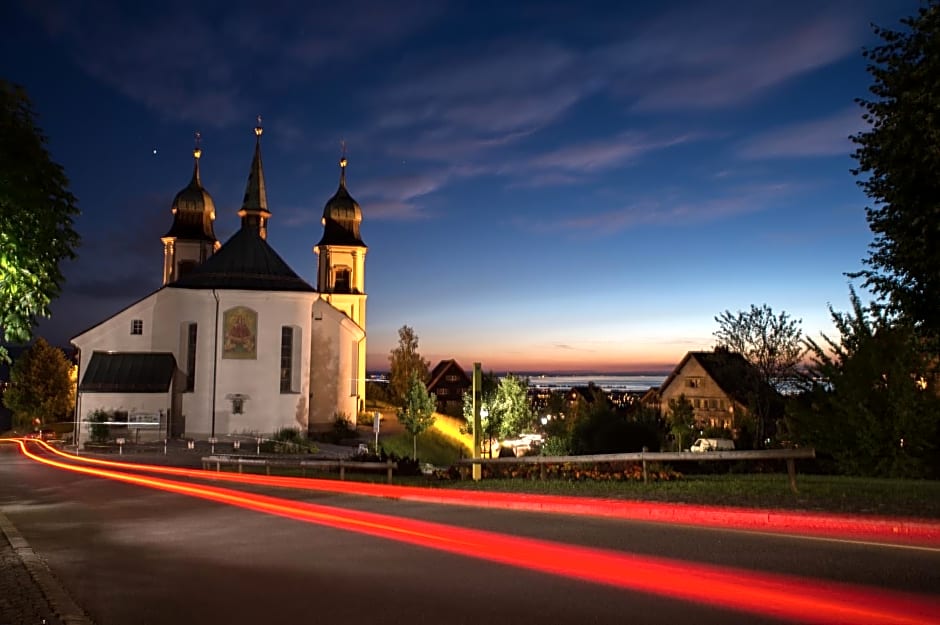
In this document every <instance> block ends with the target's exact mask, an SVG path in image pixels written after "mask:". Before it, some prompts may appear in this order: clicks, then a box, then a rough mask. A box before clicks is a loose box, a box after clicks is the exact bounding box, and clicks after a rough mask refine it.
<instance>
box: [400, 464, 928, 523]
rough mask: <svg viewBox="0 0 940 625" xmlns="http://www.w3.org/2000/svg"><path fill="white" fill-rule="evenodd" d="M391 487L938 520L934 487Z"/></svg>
mask: <svg viewBox="0 0 940 625" xmlns="http://www.w3.org/2000/svg"><path fill="white" fill-rule="evenodd" d="M395 482H396V483H397V484H408V485H414V486H420V485H425V486H428V487H431V488H435V487H437V488H458V489H460V488H463V489H468V490H493V491H502V492H518V493H544V494H550V495H571V496H581V497H604V498H610V499H630V500H638V501H657V502H671V503H690V504H702V505H718V506H742V507H749V508H771V509H786V510H802V511H807V512H835V513H846V514H865V515H875V516H895V517H897V516H903V517H922V518H930V519H940V482H937V481H926V480H888V479H873V478H855V477H839V476H825V475H802V474H801V475H798V476H797V486H798V488H799V491H800V492H799V494H798V495H794V494H793V493H792V492H790V489H789V485H788V482H787V476H786V474H766V473H765V474H758V475H692V476H685V477H683V478H682V479H679V480H675V481H669V482H654V483H650V484H643V483H642V482H585V481H581V482H571V481H551V480H547V481H545V482H541V481H538V480H520V479H516V480H510V479H498V480H495V479H494V480H483V481H481V482H478V483H474V482H472V481H469V480H463V481H446V480H437V481H430V480H428V479H424V478H396V479H395Z"/></svg>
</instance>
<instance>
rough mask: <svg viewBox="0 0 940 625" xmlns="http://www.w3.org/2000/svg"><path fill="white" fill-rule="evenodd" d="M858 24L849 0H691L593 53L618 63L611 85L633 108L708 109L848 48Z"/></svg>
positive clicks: (743, 98)
mask: <svg viewBox="0 0 940 625" xmlns="http://www.w3.org/2000/svg"><path fill="white" fill-rule="evenodd" d="M865 28H866V24H865V21H864V19H862V16H861V12H858V11H853V10H852V5H851V4H845V5H844V7H843V10H838V8H837V7H836V8H834V7H832V6H830V7H828V8H827V9H824V10H820V9H818V8H816V7H814V6H813V5H812V4H807V5H804V6H790V5H782V4H779V3H768V2H759V1H757V2H754V3H752V4H751V5H748V6H746V7H745V6H742V5H741V4H740V3H728V2H724V3H718V4H717V5H716V4H713V3H709V4H708V5H707V6H706V5H704V4H698V5H695V7H694V8H689V7H683V9H682V10H681V11H680V10H675V11H672V12H669V13H667V14H664V15H660V16H658V17H657V18H655V19H653V20H651V21H650V22H649V23H646V24H643V25H642V26H641V28H639V29H638V30H637V31H636V33H635V34H634V35H633V36H632V37H630V38H627V39H625V40H623V41H621V42H616V43H613V44H611V45H609V46H607V47H606V48H605V49H602V50H600V51H599V52H598V55H599V57H600V59H601V62H602V63H605V64H609V65H610V66H611V67H615V68H618V69H619V71H620V74H621V76H622V80H620V81H619V86H618V88H617V90H618V91H619V92H620V93H622V94H625V95H628V96H630V97H632V98H633V99H634V104H633V106H634V108H635V109H636V110H640V111H661V110H696V109H714V108H722V107H727V106H733V105H736V104H739V103H742V102H747V101H749V100H752V99H753V98H755V97H757V96H758V95H760V94H762V93H764V92H766V91H767V90H769V89H770V88H772V87H775V86H777V85H779V84H781V83H783V82H785V81H787V80H790V79H792V78H795V77H797V76H800V75H802V74H805V73H807V72H811V71H813V70H815V69H818V68H820V67H823V66H826V65H828V64H831V63H833V62H836V61H838V60H840V59H842V58H844V57H845V56H847V55H849V54H853V53H856V52H857V50H858V46H859V42H860V41H861V37H862V36H863V35H864V33H865Z"/></svg>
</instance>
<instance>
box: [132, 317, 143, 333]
mask: <svg viewBox="0 0 940 625" xmlns="http://www.w3.org/2000/svg"><path fill="white" fill-rule="evenodd" d="M143 333H144V320H143V319H131V334H143Z"/></svg>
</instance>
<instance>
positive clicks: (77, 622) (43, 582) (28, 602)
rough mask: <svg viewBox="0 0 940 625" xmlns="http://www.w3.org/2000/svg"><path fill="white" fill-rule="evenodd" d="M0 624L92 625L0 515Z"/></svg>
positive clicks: (8, 521) (7, 520)
mask: <svg viewBox="0 0 940 625" xmlns="http://www.w3.org/2000/svg"><path fill="white" fill-rule="evenodd" d="M0 532H2V534H3V536H2V538H0V625H34V624H35V625H93V623H92V621H91V620H89V619H88V618H87V617H86V616H85V614H84V612H82V610H81V608H79V607H78V606H77V605H76V604H75V602H74V601H73V600H72V598H71V597H70V596H69V595H68V593H66V592H65V590H64V589H63V588H62V586H61V584H59V581H58V580H57V579H56V578H55V577H54V576H53V575H52V571H50V570H49V567H48V565H46V563H45V561H43V560H42V559H41V558H40V557H39V556H37V555H36V553H35V552H34V551H33V550H32V549H31V548H30V546H29V544H28V543H27V542H26V540H25V539H24V538H23V536H22V535H21V534H20V533H19V531H18V530H17V529H16V527H14V525H13V524H12V523H11V522H10V519H8V518H7V517H6V515H5V514H3V513H2V512H0Z"/></svg>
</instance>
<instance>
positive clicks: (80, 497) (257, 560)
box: [0, 445, 940, 625]
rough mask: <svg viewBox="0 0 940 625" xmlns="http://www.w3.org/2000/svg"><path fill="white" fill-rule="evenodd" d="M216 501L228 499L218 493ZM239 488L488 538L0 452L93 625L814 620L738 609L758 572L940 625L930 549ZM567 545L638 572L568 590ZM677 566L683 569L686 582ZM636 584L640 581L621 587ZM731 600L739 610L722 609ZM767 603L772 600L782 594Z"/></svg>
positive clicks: (939, 557)
mask: <svg viewBox="0 0 940 625" xmlns="http://www.w3.org/2000/svg"><path fill="white" fill-rule="evenodd" d="M176 481H178V482H184V483H187V484H194V483H195V482H193V481H192V480H176ZM206 484H211V482H206ZM225 488H233V487H232V485H229V484H227V485H225ZM242 490H244V491H246V492H249V493H263V494H267V495H270V496H275V497H278V498H281V499H285V500H287V501H286V505H288V506H289V505H292V503H293V502H299V503H301V504H314V505H318V506H328V507H329V508H330V509H335V512H336V514H337V517H340V516H342V515H343V514H357V513H375V514H381V515H388V516H389V517H392V519H391V520H390V521H387V522H386V521H382V523H388V524H389V525H395V526H399V527H400V528H408V527H409V525H408V524H409V520H410V519H416V520H422V521H429V522H433V523H439V524H443V525H446V526H448V527H449V528H465V529H473V530H483V531H486V532H492V533H495V534H491V535H488V536H490V537H491V538H492V542H486V541H484V542H483V543H480V544H482V546H480V547H479V548H478V549H477V551H475V552H474V553H475V554H476V555H477V556H478V557H467V556H465V555H460V554H457V553H448V552H445V551H441V550H440V549H438V548H433V547H428V546H419V545H415V544H408V543H405V542H401V541H400V540H391V539H388V538H383V537H380V536H372V535H367V534H363V533H362V532H361V531H348V530H344V529H337V528H335V527H328V526H324V525H322V524H317V523H310V522H305V521H301V520H295V519H291V518H283V517H280V516H274V515H271V514H265V513H262V512H257V511H253V510H246V509H242V508H239V507H233V506H231V505H226V504H223V503H218V502H215V501H207V500H204V499H198V498H193V497H189V496H186V495H181V494H176V493H171V492H163V491H159V490H153V489H151V488H146V487H142V486H138V485H134V484H126V483H119V482H115V481H112V480H108V479H104V478H101V477H94V476H89V475H78V474H74V473H70V472H67V471H63V470H60V469H56V468H52V467H48V466H44V465H41V464H37V463H36V462H34V461H32V460H29V459H27V458H24V457H23V456H21V455H20V454H19V452H18V450H16V449H15V448H14V447H13V446H8V445H0V510H2V512H3V513H4V514H5V515H6V516H7V517H8V518H9V519H10V520H11V521H12V522H13V524H14V525H15V526H16V527H17V528H18V530H19V531H20V532H21V533H22V535H23V536H24V537H25V538H26V540H27V541H28V542H29V544H30V546H31V547H32V548H33V550H34V551H35V552H36V553H37V554H39V555H40V556H41V557H42V558H43V559H45V561H46V562H47V563H48V565H49V568H50V569H51V570H52V572H53V573H54V575H55V576H56V578H58V580H59V581H60V582H61V584H62V586H63V587H64V588H65V589H66V590H67V591H68V593H69V594H70V595H71V596H72V597H73V598H74V600H75V602H76V603H77V604H78V605H79V606H81V608H82V609H83V610H84V611H85V612H86V614H87V615H88V616H89V617H90V619H91V620H92V621H94V623H96V624H97V625H112V624H113V625H126V624H130V623H133V624H140V625H162V624H170V623H228V624H232V625H240V624H249V623H250V624H253V625H257V624H258V623H275V622H276V623H294V622H298V623H300V622H310V621H313V620H316V621H317V622H323V621H324V620H327V621H332V620H335V621H336V622H342V623H370V624H374V623H429V624H431V623H433V624H435V625H437V624H451V623H452V624H459V623H468V624H470V623H473V624H478V623H481V622H494V619H498V622H528V621H533V620H537V621H540V622H551V623H618V624H619V623H624V622H635V623H681V622H688V623H706V624H707V623H721V624H734V623H742V624H743V623H781V622H818V621H817V620H816V619H813V618H812V614H813V613H812V612H809V613H806V612H803V616H802V617H801V618H793V617H787V618H774V617H771V616H766V614H768V613H770V614H777V615H778V616H779V615H780V612H779V610H777V608H778V607H779V606H778V605H774V604H773V601H769V602H768V603H766V604H765V605H764V606H763V608H762V607H761V603H760V601H761V600H762V599H761V597H759V596H757V593H756V592H755V593H754V597H752V599H753V600H752V601H751V603H750V604H747V599H748V597H749V596H750V595H751V594H752V593H751V591H750V590H749V588H750V586H749V584H751V576H754V580H755V581H754V582H753V583H754V584H755V586H756V585H757V584H758V583H759V581H760V579H762V578H761V576H763V575H765V574H769V575H770V576H771V577H772V579H771V581H772V582H773V583H774V584H777V585H778V586H780V587H781V588H783V589H784V591H787V590H788V589H789V590H792V593H791V594H792V596H794V597H796V598H797V599H799V598H800V597H804V596H806V593H810V592H815V590H816V589H829V588H833V589H835V590H845V589H846V588H848V590H847V592H848V593H849V594H848V596H849V597H856V596H857V597H859V598H860V600H861V599H864V598H865V597H871V596H875V597H881V596H882V595H884V596H885V597H886V598H887V599H886V600H890V599H893V598H895V597H894V593H904V594H903V595H902V596H901V597H900V598H899V599H898V602H897V604H898V605H902V604H903V605H910V601H909V600H908V599H909V598H908V597H907V595H908V594H913V595H915V596H914V597H913V600H914V602H915V603H916V602H921V603H923V604H925V605H927V610H928V612H929V611H930V609H931V606H932V609H933V612H932V614H940V550H937V549H930V548H916V547H901V546H885V545H874V544H869V543H857V542H847V541H834V540H821V539H806V538H800V537H788V536H780V535H765V534H759V533H753V532H751V533H745V532H735V531H728V530H716V529H700V528H695V527H687V526H662V525H654V524H646V523H638V522H626V521H615V520H604V519H592V518H583V517H576V516H562V515H547V514H537V513H520V512H509V511H501V510H478V509H473V508H465V507H456V506H449V507H448V506H434V505H429V504H419V503H414V502H402V501H393V500H388V499H379V498H365V497H352V496H346V495H339V494H332V493H316V492H297V491H287V490H284V489H280V490H277V489H269V488H259V487H245V488H243V489H242ZM344 511H348V512H344ZM409 531H410V530H409ZM433 531H434V532H437V531H438V530H433ZM422 532H424V533H430V532H432V530H429V529H424V530H421V531H418V530H414V531H413V532H412V533H413V534H414V535H415V536H417V538H414V540H416V541H420V540H423V538H422V537H421V534H422ZM460 532H461V530H460V529H450V530H445V531H443V532H440V534H441V536H439V537H438V538H436V539H435V540H438V541H439V542H440V543H444V544H446V543H447V541H448V540H451V541H452V542H457V541H459V540H463V538H458V537H462V534H460ZM504 535H508V536H510V537H525V538H528V539H535V540H537V541H549V542H548V543H545V542H527V543H525V544H524V545H522V546H519V547H518V548H517V547H516V546H515V544H514V543H512V542H506V543H504V542H502V540H501V539H500V538H499V537H501V536H504ZM466 540H471V539H470V538H467V539H466ZM507 540H510V539H507ZM490 545H492V548H491V549H490ZM566 546H571V547H574V548H589V549H590V550H592V551H590V552H584V551H580V552H578V553H574V552H572V556H571V559H572V560H579V559H581V558H583V557H588V556H591V557H593V554H594V553H597V554H600V556H599V557H613V556H616V557H617V558H621V559H622V558H634V559H635V561H632V562H633V563H632V564H629V565H617V566H618V567H620V568H619V570H618V571H614V572H613V574H616V575H620V576H624V575H625V576H626V578H627V580H628V581H627V582H626V583H627V586H628V587H617V586H612V585H609V584H608V583H595V582H592V581H583V580H579V579H574V578H572V577H570V575H571V573H570V572H566V569H567V568H568V567H569V566H570V565H573V562H572V561H566V559H565V558H564V557H556V554H565V551H564V549H565V548H567V547H566ZM515 549H518V551H519V555H518V559H519V561H520V562H521V561H525V562H531V561H535V560H537V559H538V557H539V554H540V553H541V554H546V558H547V559H549V560H551V562H549V563H548V564H547V565H545V566H547V568H549V569H551V568H556V569H558V571H557V572H555V573H547V572H540V571H536V570H531V568H521V567H520V566H517V565H512V564H507V563H506V561H507V560H512V558H513V557H515V556H512V553H510V552H512V551H513V550H515ZM507 554H508V555H507ZM578 554H581V555H578ZM584 554H587V556H585V555H584ZM500 560H503V562H500ZM618 562H619V560H618ZM664 563H665V565H666V566H667V568H668V567H671V568H668V570H667V571H666V573H662V574H663V575H666V574H668V575H669V577H668V583H667V588H666V590H663V588H662V587H658V589H656V588H654V589H653V591H652V592H644V591H642V590H638V589H637V588H638V586H642V584H643V583H645V582H647V581H649V580H654V581H655V577H656V576H657V575H658V574H660V573H657V571H660V568H657V567H660V566H661V565H663V564H664ZM612 566H613V565H612ZM683 567H689V569H688V574H686V573H685V572H684V569H683ZM544 568H545V567H543V569H544ZM702 568H704V573H703V572H702ZM625 571H626V574H625ZM728 571H731V572H732V574H733V582H729V584H730V585H727V584H726V585H722V583H723V581H722V580H723V578H722V575H724V574H725V573H727V572H728ZM634 572H635V577H636V578H637V579H636V580H630V576H631V575H632V574H633V573H634ZM690 580H692V581H690ZM846 584H847V585H848V586H847V587H846V586H844V585H846ZM690 586H695V587H696V588H690ZM670 588H674V589H675V593H673V592H672V591H671V590H670ZM683 592H685V593H686V594H685V595H683V594H682V593H683ZM688 592H693V593H694V592H699V593H700V596H704V597H706V598H707V597H708V596H709V595H710V594H712V593H714V595H715V597H716V598H721V599H724V600H725V601H724V603H725V605H723V606H722V605H718V606H716V605H709V603H710V602H708V603H706V602H703V601H701V600H698V601H690V600H687V599H684V598H683V597H684V596H685V597H687V596H688V594H687V593H688ZM775 592H778V591H775ZM729 593H730V594H733V595H736V596H732V597H728V596H727V594H729ZM853 593H854V594H853ZM677 594H678V595H679V596H678V597H677V596H676V595H677ZM768 596H772V597H777V600H776V601H779V597H780V596H781V595H779V594H778V595H768ZM739 599H740V600H741V602H740V604H739V603H738V600H739ZM755 605H756V606H757V607H755ZM798 607H799V606H798ZM799 609H801V610H805V609H807V608H806V607H805V606H803V607H800V608H799ZM817 616H822V615H817ZM862 622H864V621H862ZM915 622H916V621H915ZM922 622H929V620H924V621H922Z"/></svg>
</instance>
